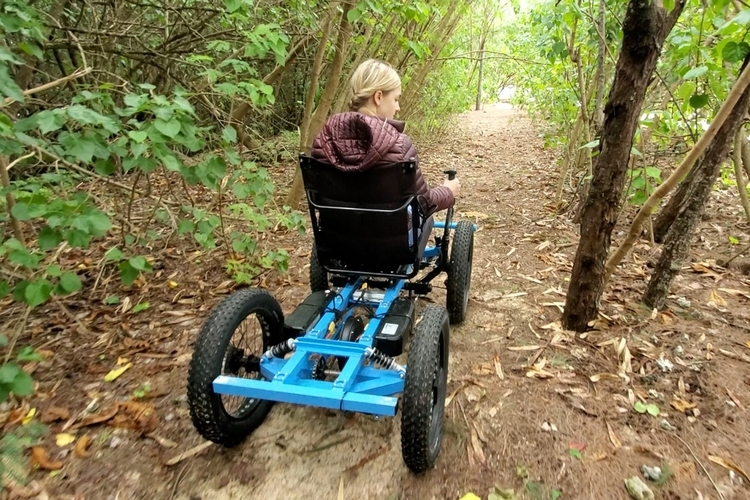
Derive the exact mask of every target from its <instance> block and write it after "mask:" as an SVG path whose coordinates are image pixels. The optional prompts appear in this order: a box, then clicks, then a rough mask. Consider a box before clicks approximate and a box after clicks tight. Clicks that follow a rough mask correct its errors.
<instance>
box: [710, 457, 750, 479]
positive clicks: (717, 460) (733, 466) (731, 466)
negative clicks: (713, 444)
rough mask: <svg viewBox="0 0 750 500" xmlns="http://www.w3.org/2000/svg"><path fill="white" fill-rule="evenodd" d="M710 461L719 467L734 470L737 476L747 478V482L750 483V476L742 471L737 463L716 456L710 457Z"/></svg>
mask: <svg viewBox="0 0 750 500" xmlns="http://www.w3.org/2000/svg"><path fill="white" fill-rule="evenodd" d="M708 459H709V460H710V461H712V462H713V463H715V464H717V465H721V466H722V467H724V468H725V469H729V470H733V471H734V472H736V473H737V474H739V475H741V476H742V477H743V478H745V481H747V482H748V483H750V476H748V475H747V472H745V471H744V470H742V468H741V467H740V466H739V465H737V464H736V463H734V462H733V461H732V460H731V459H729V458H722V457H719V456H716V455H709V456H708Z"/></svg>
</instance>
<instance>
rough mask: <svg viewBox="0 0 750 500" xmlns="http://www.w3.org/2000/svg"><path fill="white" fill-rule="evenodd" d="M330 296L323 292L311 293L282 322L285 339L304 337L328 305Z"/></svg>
mask: <svg viewBox="0 0 750 500" xmlns="http://www.w3.org/2000/svg"><path fill="white" fill-rule="evenodd" d="M329 299H330V296H329V295H328V293H327V292H326V291H325V290H320V291H318V292H313V293H311V294H310V295H309V296H308V297H307V298H306V299H305V300H304V301H303V302H302V303H301V304H300V305H298V306H297V307H296V308H295V309H294V311H292V314H290V315H289V316H287V317H286V319H285V320H284V330H285V332H284V333H285V334H286V337H287V338H291V337H299V336H301V335H304V334H305V332H306V331H307V329H308V328H310V326H311V325H313V324H314V323H315V322H316V321H318V320H319V319H320V317H321V315H322V314H323V311H324V310H325V308H326V305H327V304H328V300H329Z"/></svg>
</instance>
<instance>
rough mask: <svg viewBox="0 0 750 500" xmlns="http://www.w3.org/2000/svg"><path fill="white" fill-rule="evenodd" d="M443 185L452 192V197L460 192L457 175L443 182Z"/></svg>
mask: <svg viewBox="0 0 750 500" xmlns="http://www.w3.org/2000/svg"><path fill="white" fill-rule="evenodd" d="M443 186H445V187H447V188H448V189H450V190H451V191H452V192H453V197H454V198H455V197H457V196H458V195H459V193H460V192H461V182H460V181H459V180H458V177H456V178H454V179H451V180H446V181H445V182H443Z"/></svg>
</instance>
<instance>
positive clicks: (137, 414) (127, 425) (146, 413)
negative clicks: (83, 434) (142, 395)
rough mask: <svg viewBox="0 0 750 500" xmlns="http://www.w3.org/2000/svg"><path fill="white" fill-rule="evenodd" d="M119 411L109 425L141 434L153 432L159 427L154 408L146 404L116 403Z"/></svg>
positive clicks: (134, 402) (133, 402) (132, 402)
mask: <svg viewBox="0 0 750 500" xmlns="http://www.w3.org/2000/svg"><path fill="white" fill-rule="evenodd" d="M118 407H119V411H118V413H117V415H115V417H114V418H113V419H112V421H111V422H110V423H109V425H111V426H113V427H117V428H119V429H130V430H133V431H136V432H140V433H141V434H148V433H150V432H153V431H154V430H155V429H156V427H158V425H159V420H158V419H157V418H156V412H155V410H154V407H153V406H152V405H150V404H147V403H139V402H137V401H127V402H125V403H118Z"/></svg>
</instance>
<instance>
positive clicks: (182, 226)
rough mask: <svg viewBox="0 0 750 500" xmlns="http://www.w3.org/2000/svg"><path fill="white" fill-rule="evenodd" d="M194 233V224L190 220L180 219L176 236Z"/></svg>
mask: <svg viewBox="0 0 750 500" xmlns="http://www.w3.org/2000/svg"><path fill="white" fill-rule="evenodd" d="M193 231H195V223H194V222H193V221H191V220H190V219H180V222H179V223H178V224H177V234H185V233H192V232H193Z"/></svg>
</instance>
